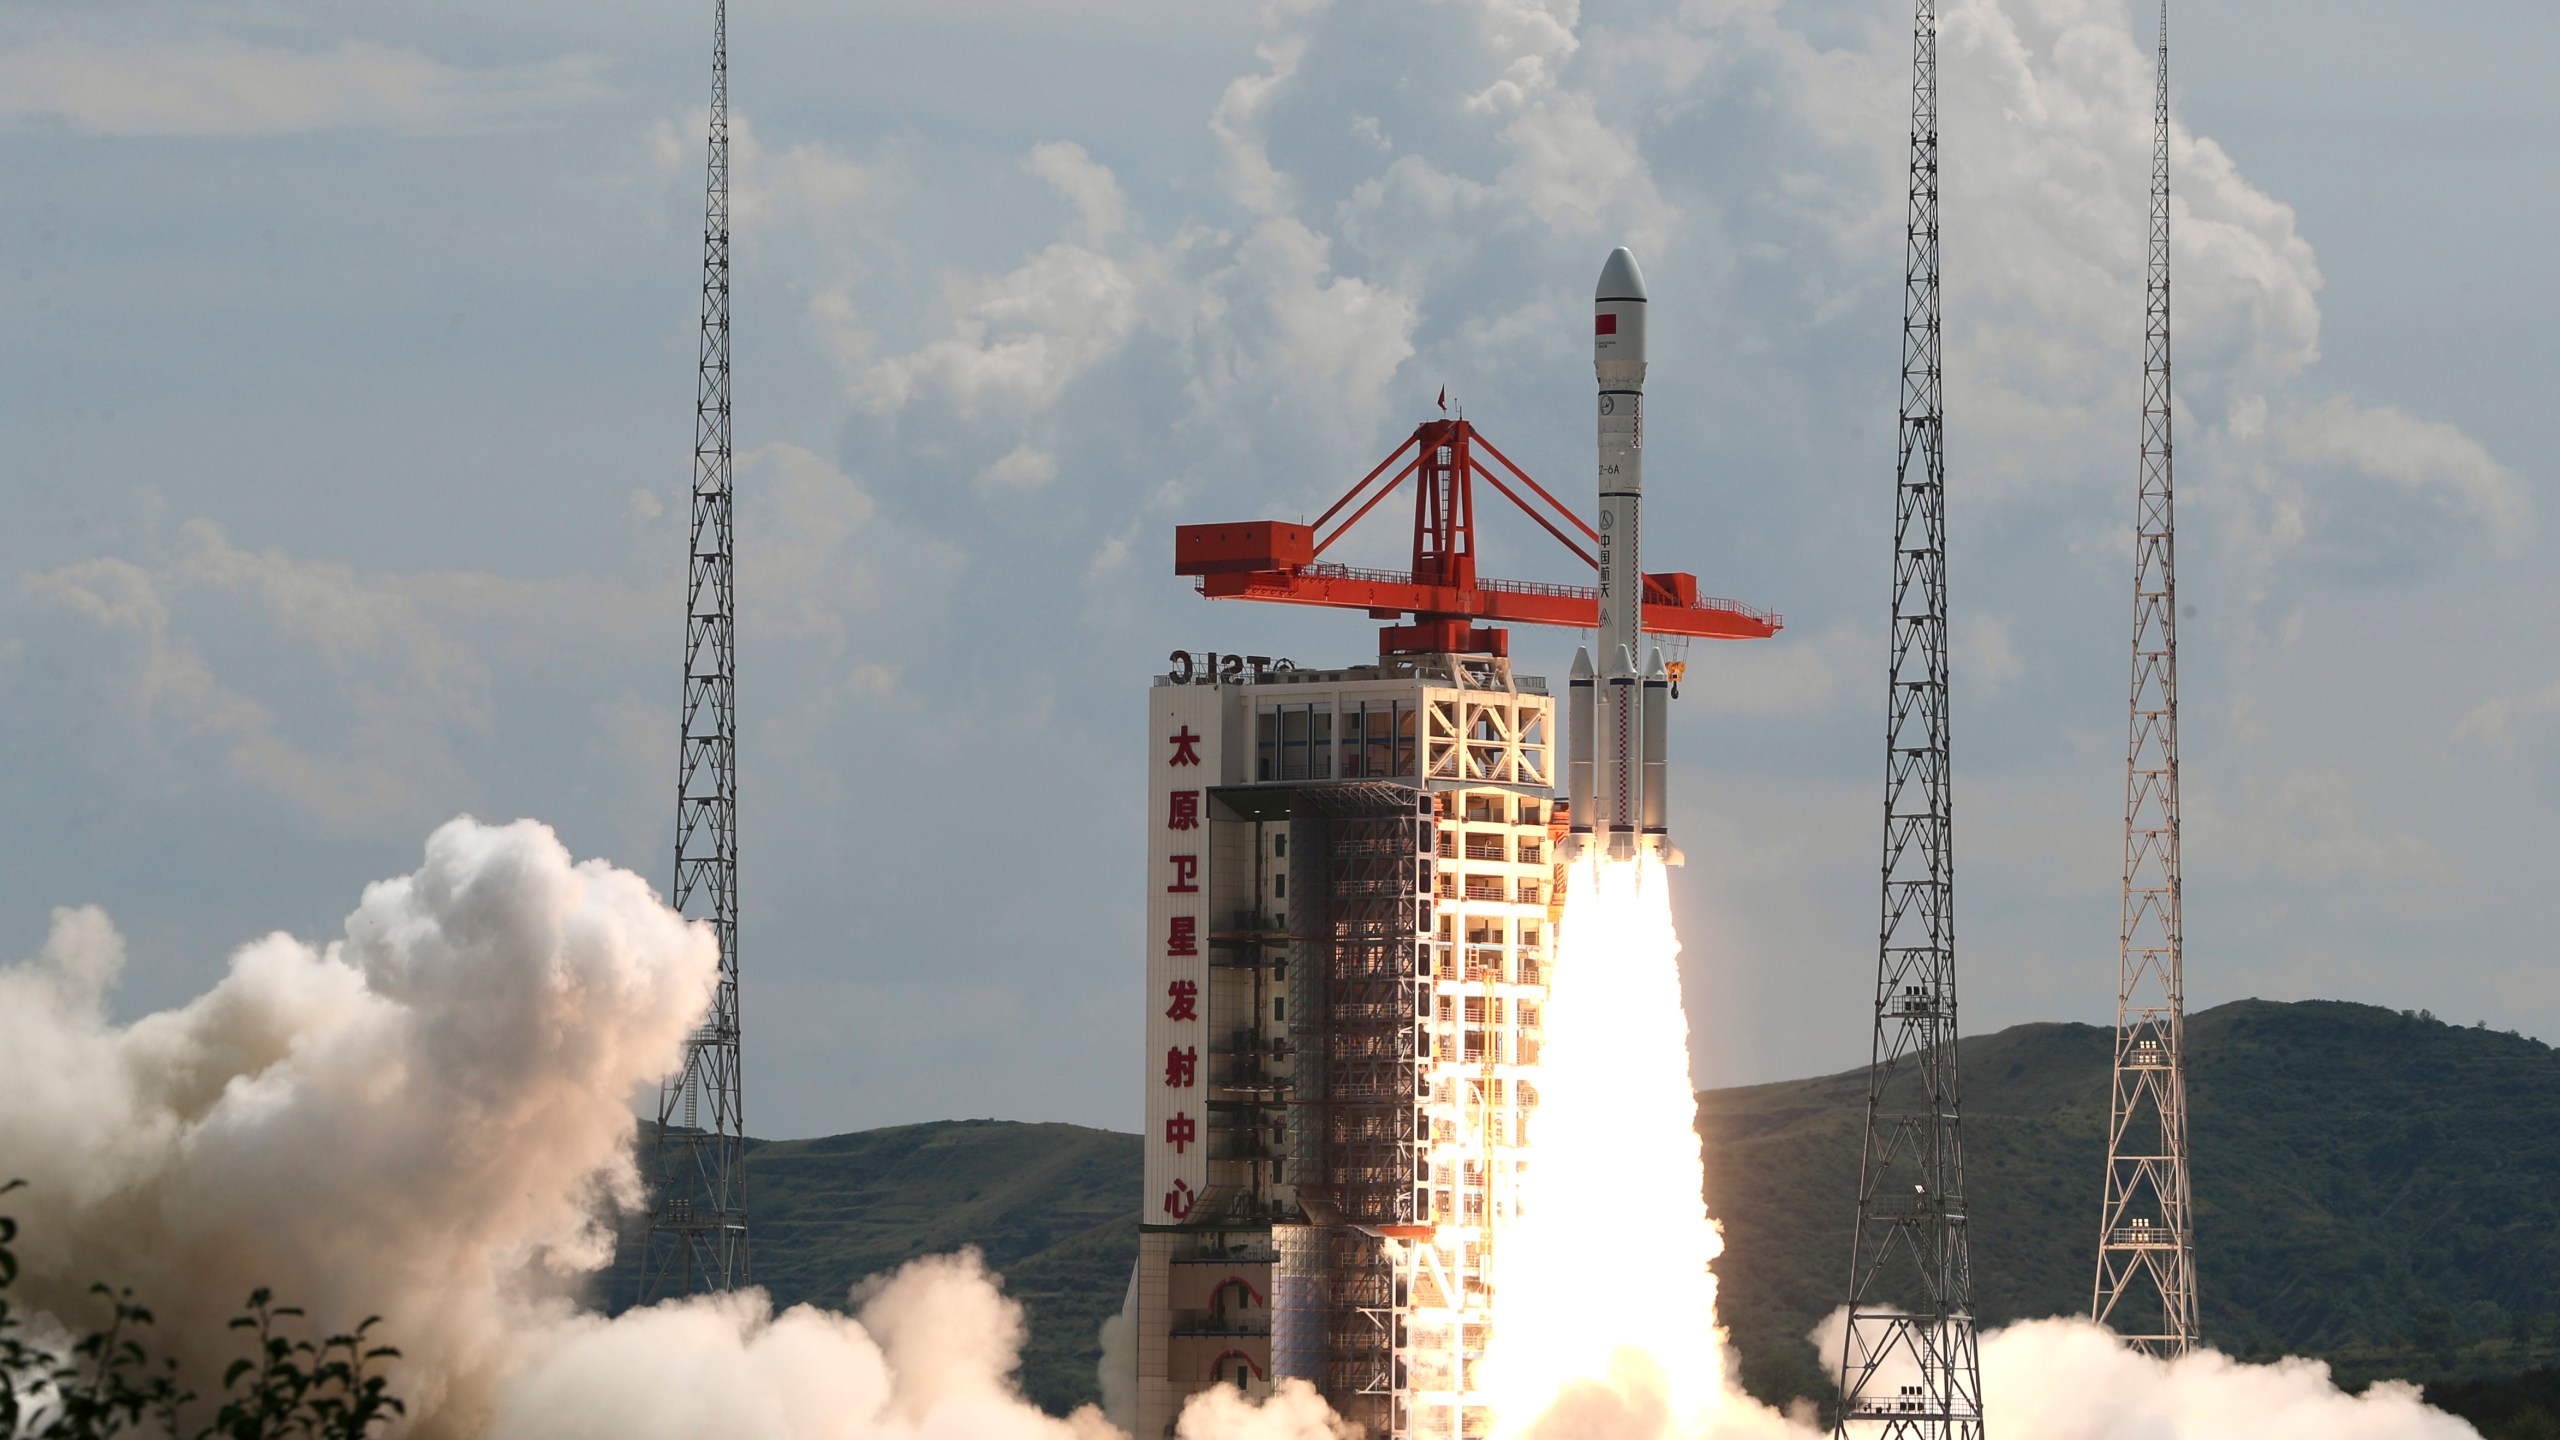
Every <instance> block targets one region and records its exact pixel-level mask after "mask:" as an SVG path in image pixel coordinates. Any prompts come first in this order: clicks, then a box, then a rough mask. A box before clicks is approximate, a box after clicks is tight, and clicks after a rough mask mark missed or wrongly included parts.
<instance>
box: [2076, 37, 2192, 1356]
mask: <svg viewBox="0 0 2560 1440" xmlns="http://www.w3.org/2000/svg"><path fill="white" fill-rule="evenodd" d="M2147 278H2148V283H2147V284H2146V286H2145V298H2144V304H2143V316H2144V326H2143V347H2142V488H2141V498H2140V500H2139V502H2138V504H2137V507H2136V512H2135V521H2134V525H2135V529H2134V542H2133V556H2134V559H2133V686H2132V700H2131V712H2132V715H2131V720H2130V721H2129V723H2128V725H2127V734H2126V742H2125V782H2124V909H2123V916H2122V918H2123V926H2122V929H2121V931H2120V934H2119V938H2120V948H2119V950H2118V952H2117V965H2116V976H2117V979H2116V1064H2115V1093H2114V1100H2113V1104H2112V1106H2111V1108H2110V1123H2109V1124H2108V1127H2107V1196H2106V1209H2105V1211H2104V1213H2103V1214H2102V1215H2101V1217H2100V1220H2099V1228H2098V1283H2097V1290H2096V1294H2095V1296H2094V1298H2092V1300H2091V1301H2090V1304H2089V1313H2090V1315H2091V1316H2093V1317H2094V1318H2096V1319H2097V1320H2098V1321H2099V1322H2100V1323H2101V1324H2115V1325H2116V1326H2117V1327H2118V1328H2119V1329H2120V1330H2121V1331H2122V1332H2123V1333H2124V1337H2125V1339H2126V1340H2127V1342H2129V1343H2131V1344H2132V1345H2134V1346H2136V1347H2138V1348H2140V1349H2143V1350H2147V1351H2150V1352H2151V1353H2153V1354H2155V1355H2183V1354H2185V1353H2186V1352H2187V1351H2188V1350H2190V1349H2193V1348H2194V1346H2195V1343H2196V1253H2195V1211H2194V1207H2193V1205H2192V1204H2191V1202H2190V1197H2189V1191H2188V1186H2187V1072H2186V1038H2187V1035H2186V1031H2187V1011H2186V976H2185V924H2184V915H2183V911H2182V908H2181V901H2180V895H2179V876H2178V580H2177V567H2176V563H2175V561H2176V552H2177V538H2176V537H2177V527H2176V525H2175V523H2174V513H2175V512H2174V510H2173V508H2172V506H2171V503H2170V501H2171V490H2172V486H2171V477H2172V472H2173V468H2174V467H2173V465H2172V463H2171V459H2172V455H2173V447H2172V446H2171V444H2170V430H2169V426H2170V416H2169V394H2170V391H2169V6H2168V0H2161V5H2160V75H2159V85H2158V88H2157V90H2156V92H2155V94H2154V98H2153V102H2152V113H2151V254H2150V273H2149V275H2148V277H2147ZM2155 1305H2156V1306H2157V1307H2158V1309H2157V1310H2156V1312H2155V1311H2154V1309H2153V1307H2154V1306H2155Z"/></svg>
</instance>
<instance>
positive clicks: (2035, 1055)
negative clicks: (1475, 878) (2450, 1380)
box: [1698, 1000, 2560, 1395]
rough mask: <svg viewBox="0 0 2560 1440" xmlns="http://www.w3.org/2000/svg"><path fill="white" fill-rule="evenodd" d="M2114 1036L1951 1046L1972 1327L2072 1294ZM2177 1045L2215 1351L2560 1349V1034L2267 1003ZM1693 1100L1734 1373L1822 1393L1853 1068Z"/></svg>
mask: <svg viewBox="0 0 2560 1440" xmlns="http://www.w3.org/2000/svg"><path fill="white" fill-rule="evenodd" d="M2110 1042H2111V1035H2110V1032H2108V1031H2106V1030H2103V1029H2100V1028H2098V1027H2095V1026H2088V1025H2021V1026H2017V1027H2015V1028H2012V1029H2008V1030H2003V1031H2000V1032H1999V1033H1997V1034H1993V1035H1985V1036H1980V1037H1976V1038H1971V1039H1967V1040H1966V1041H1965V1042H1964V1045H1963V1052H1962V1063H1963V1067H1964V1116H1965V1132H1964V1141H1965V1178H1966V1185H1967V1189H1968V1191H1969V1192H1970V1193H1969V1197H1968V1198H1969V1200H1970V1202H1971V1214H1972V1217H1973V1254H1974V1277H1975V1287H1976V1290H1977V1291H1978V1296H1977V1301H1978V1305H1979V1310H1980V1314H1981V1317H1982V1319H1983V1321H1984V1322H1985V1323H1986V1324H1992V1325H1997V1324H2001V1323H2004V1322H2007V1321H2011V1320H2018V1319H2025V1318H2030V1317H2033V1316H2039V1315H2055V1314H2074V1313H2081V1314H2085V1313H2086V1312H2087V1309H2088V1305H2089V1292H2090V1285H2091V1279H2092V1275H2091V1271H2092V1267H2093V1264H2094V1255H2093V1250H2092V1246H2093V1242H2094V1238H2095V1234H2096V1230H2097V1223H2098V1218H2097V1212H2098V1198H2099V1196H2098V1185H2099V1175H2100V1166H2101V1162H2102V1160H2103V1158H2104V1155H2105V1150H2106V1138H2105V1135H2106V1105H2107V1070H2108V1065H2109V1049H2110ZM2187 1048H2188V1055H2189V1066H2188V1070H2189V1074H2188V1109H2189V1122H2188V1123H2189V1127H2190V1131H2191V1136H2192V1142H2193V1145H2194V1159H2195V1198H2196V1234H2197V1269H2198V1275H2199V1281H2200V1284H2199V1289H2200V1292H2201V1296H2202V1300H2203V1324H2204V1330H2205V1335H2206V1338H2207V1339H2208V1340H2209V1341H2210V1342H2211V1343H2212V1344H2214V1345H2215V1346H2217V1347H2219V1348H2221V1349H2223V1350H2226V1351H2229V1352H2231V1353H2233V1354H2236V1355H2241V1356H2244V1357H2272V1356H2275V1355H2280V1354H2286V1353H2297V1354H2319V1355H2326V1356H2328V1357H2330V1358H2331V1360H2332V1361H2333V1363H2335V1364H2336V1365H2337V1367H2338V1369H2339V1371H2340V1373H2341V1376H2342V1378H2346V1379H2349V1380H2350V1381H2357V1380H2362V1379H2368V1378H2372V1377H2374V1376H2377V1375H2386V1374H2390V1375H2406V1376H2413V1377H2416V1376H2427V1375H2444V1374H2453V1373H2465V1374H2481V1373H2490V1372H2493V1371H2499V1370H2521V1369H2524V1368H2525V1367H2526V1366H2527V1365H2529V1364H2534V1363H2548V1362H2549V1361H2550V1360H2551V1359H2552V1358H2554V1356H2555V1354H2560V1346H2555V1345H2554V1323H2555V1321H2560V1316H2555V1314H2554V1313H2553V1312H2554V1311H2556V1310H2560V1052H2555V1051H2553V1050H2552V1049H2551V1048H2550V1047H2548V1046H2545V1045H2543V1044H2541V1043H2539V1042H2537V1041H2533V1040H2527V1039H2523V1038H2520V1037H2518V1036H2514V1035H2507V1034H2501V1033H2497V1032H2493V1031H2489V1030H2486V1029H2476V1028H2475V1029H2464V1028H2461V1027H2458V1026H2452V1025H2446V1024H2442V1023H2440V1022H2438V1021H2436V1020H2435V1019H2434V1018H2433V1017H2431V1016H2424V1015H2417V1014H2406V1015H2404V1014H2401V1013H2399V1012H2396V1011H2391V1010H2383V1009H2378V1008H2376V1007H2373V1006H2369V1005H2351V1004H2344V1003H2339V1002H2332V1001H2309V1002H2303V1003H2299V1004H2274V1003H2271V1002H2267V1001H2262V1000H2244V1001H2240V1002H2238V1003H2236V1004H2231V1005H2223V1006H2218V1007H2216V1008H2214V1009H2212V1010H2207V1011H2204V1012H2202V1013H2201V1014H2198V1015H2195V1016H2192V1017H2190V1018H2189V1020H2188V1024H2187ZM1698 1101H1699V1122H1698V1123H1699V1130H1700V1133H1701V1134H1702V1135H1703V1136H1704V1137H1705V1139H1706V1144H1707V1156H1708V1161H1707V1170H1708V1176H1707V1199H1708V1205H1709V1208H1710V1209H1711V1211H1712V1212H1713V1213H1714V1214H1716V1215H1717V1216H1718V1217H1719V1218H1721V1219H1722V1220H1723V1221H1724V1225H1725V1234H1726V1248H1725V1256H1724V1259H1723V1260H1721V1261H1720V1262H1718V1264H1717V1267H1716V1268H1717V1272H1718V1274H1719V1275H1720V1276H1721V1277H1722V1280H1723V1286H1722V1297H1721V1298H1722V1305H1721V1309H1722V1311H1723V1313H1724V1315H1725V1317H1726V1320H1727V1323H1728V1324H1729V1325H1730V1326H1731V1327H1732V1329H1733V1332H1734V1339H1735V1344H1736V1347H1737V1348H1738V1349H1740V1350H1741V1352H1742V1354H1743V1357H1744V1364H1745V1370H1744V1378H1745V1381H1746V1383H1747V1384H1748V1385H1749V1386H1750V1388H1751V1389H1752V1390H1753V1391H1754V1392H1755V1393H1758V1394H1762V1395H1784V1394H1790V1393H1805V1394H1812V1393H1817V1392H1818V1391H1819V1390H1820V1389H1821V1388H1823V1386H1822V1380H1821V1377H1820V1374H1819V1371H1818V1369H1817V1366H1816V1364H1815V1357H1814V1355H1813V1352H1812V1349H1811V1347H1810V1346H1808V1345H1806V1344H1804V1343H1803V1341H1802V1339H1801V1337H1802V1336H1803V1335H1804V1333H1805V1332H1806V1331H1807V1330H1808V1329H1810V1328H1811V1327H1812V1325H1813V1323H1814V1322H1815V1320H1817V1319H1818V1318H1820V1317H1821V1316H1822V1315H1824V1314H1825V1313H1827V1312H1829V1311H1830V1310H1831V1309H1832V1308H1833V1307H1834V1306H1836V1305H1838V1304H1839V1303H1840V1299H1841V1295H1842V1291H1843V1289H1844V1287H1845V1286H1846V1284H1847V1281H1848V1245H1849V1218H1850V1214H1849V1211H1850V1205H1851V1197H1852V1196H1853V1195H1854V1194H1855V1186H1856V1173H1857V1165H1858V1142H1859V1132H1860V1130H1861V1128H1862V1125H1863V1123H1864V1122H1863V1118H1862V1110H1863V1106H1864V1104H1865V1076H1864V1074H1863V1073H1862V1072H1852V1073H1849V1074H1843V1075H1832V1076H1825V1077H1822V1078H1820V1079H1814V1080H1796V1081H1788V1082H1785V1083H1782V1084H1776V1085H1755V1086H1751V1087H1748V1088H1744V1089H1736V1090H1718V1091H1709V1092H1707V1093H1705V1094H1702V1095H1700V1096H1699V1097H1698Z"/></svg>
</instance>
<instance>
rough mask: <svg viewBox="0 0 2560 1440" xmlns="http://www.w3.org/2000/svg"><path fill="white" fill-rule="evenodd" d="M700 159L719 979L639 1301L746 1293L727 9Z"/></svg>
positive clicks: (708, 831) (709, 785)
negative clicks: (706, 146) (704, 163)
mask: <svg viewBox="0 0 2560 1440" xmlns="http://www.w3.org/2000/svg"><path fill="white" fill-rule="evenodd" d="M710 144H711V149H710V160H709V164H708V167H707V170H706V175H705V181H704V192H705V204H704V213H703V223H702V345H701V353H700V356H699V361H698V364H697V366H696V381H695V388H694V404H693V530H692V534H693V543H692V546H691V548H690V550H689V552H688V553H689V556H690V558H689V559H688V560H687V562H686V583H685V622H684V722H683V730H682V733H681V735H680V737H679V741H678V750H677V759H676V878H675V889H674V894H673V900H674V903H675V907H676V908H677V909H678V910H680V911H682V912H684V914H685V915H687V916H688V917H691V918H694V919H700V920H708V921H710V922H711V929H712V933H713V934H715V935H717V936H718V937H719V938H720V983H719V985H718V987H717V988H716V989H715V990H714V991H713V994H712V1002H711V1010H710V1013H709V1014H707V1015H705V1016H704V1017H703V1019H702V1023H701V1025H700V1026H699V1027H698V1028H696V1029H695V1030H694V1032H693V1034H691V1035H690V1036H687V1037H686V1039H685V1047H684V1068H683V1069H681V1070H678V1071H677V1072H676V1073H675V1074H674V1075H672V1076H670V1077H668V1079H667V1080H666V1081H665V1083H664V1084H662V1085H661V1086H660V1087H659V1090H658V1135H657V1145H658V1150H657V1157H656V1165H655V1167H654V1170H655V1173H654V1175H653V1176H652V1179H653V1185H652V1203H651V1209H650V1212H649V1240H648V1252H647V1255H646V1257H645V1260H644V1263H645V1265H646V1266H647V1268H646V1270H645V1271H644V1272H643V1274H642V1276H641V1281H640V1284H641V1298H642V1299H643V1300H644V1301H648V1300H658V1299H663V1298H665V1297H667V1296H670V1295H689V1294H692V1293H693V1292H694V1291H697V1290H728V1289H731V1288H734V1287H736V1286H740V1285H744V1284H746V1283H747V1280H748V1272H747V1172H746V1138H747V1130H746V1116H745V1111H744V1099H743V1095H742V1092H741V1087H740V1084H739V1078H740V1077H739V1074H738V712H737V703H736V701H737V678H738V672H737V649H736V637H737V629H738V611H737V597H736V594H735V592H734V590H733V588H732V580H733V574H734V569H735V565H734V560H735V554H734V551H733V550H732V549H731V546H730V529H729V521H730V506H729V496H730V489H729V476H730V445H729V5H728V0H716V3H715V5H714V8H713V11H712V29H711V142H710Z"/></svg>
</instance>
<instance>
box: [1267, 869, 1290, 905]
mask: <svg viewBox="0 0 2560 1440" xmlns="http://www.w3.org/2000/svg"><path fill="white" fill-rule="evenodd" d="M1288 896H1289V877H1288V876H1286V875H1274V876H1272V877H1271V898H1272V899H1274V900H1285V899H1287V898H1288Z"/></svg>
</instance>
